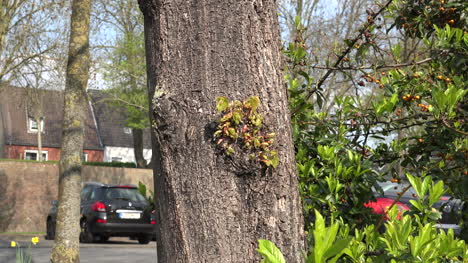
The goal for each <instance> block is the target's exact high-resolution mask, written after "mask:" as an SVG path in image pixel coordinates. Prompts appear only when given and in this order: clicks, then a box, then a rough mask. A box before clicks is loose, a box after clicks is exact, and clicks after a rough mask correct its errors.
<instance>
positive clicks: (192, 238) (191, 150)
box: [139, 0, 305, 263]
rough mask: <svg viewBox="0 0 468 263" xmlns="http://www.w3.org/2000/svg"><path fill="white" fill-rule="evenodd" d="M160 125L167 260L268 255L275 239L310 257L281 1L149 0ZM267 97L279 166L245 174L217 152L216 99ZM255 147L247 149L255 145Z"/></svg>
mask: <svg viewBox="0 0 468 263" xmlns="http://www.w3.org/2000/svg"><path fill="white" fill-rule="evenodd" d="M139 3H140V7H141V9H142V11H143V14H144V16H145V39H146V50H147V52H146V54H147V65H148V85H149V94H150V98H151V100H150V101H151V106H150V108H151V114H150V115H151V118H152V120H151V123H152V125H154V126H153V128H152V132H153V158H154V159H153V162H155V163H154V167H155V168H154V176H155V193H156V201H157V207H158V209H157V210H158V212H159V221H158V223H159V229H158V237H159V240H158V262H165V263H166V262H259V261H260V257H259V255H258V254H257V252H256V251H255V249H256V247H257V240H258V239H269V240H271V241H273V242H274V243H276V245H277V246H278V247H279V248H280V249H281V250H282V251H283V252H284V254H285V257H286V258H287V260H288V262H290V263H295V262H302V261H303V257H302V255H301V253H302V252H304V249H305V248H304V242H303V238H304V237H303V218H302V212H301V211H302V210H301V204H300V199H299V194H298V182H297V176H296V168H295V158H294V149H293V142H292V136H291V126H290V117H289V109H288V101H287V90H286V87H285V86H284V85H283V81H282V57H281V44H280V40H279V28H278V23H277V16H276V4H275V2H274V1H273V0H269V1H267V0H263V1H260V0H254V1H240V0H239V1H224V0H204V1H203V0H202V1H193V0H191V1H186V0H183V1H182V0H179V1H173V0H172V1H169V0H167V1H165V0H140V1H139ZM253 95H254V96H259V97H260V100H261V107H260V109H259V110H260V112H261V113H262V114H264V117H265V119H264V123H265V125H266V126H267V127H268V128H269V129H270V130H271V131H272V132H275V133H276V134H277V137H276V140H277V142H276V148H277V150H278V151H279V153H278V154H279V158H280V165H279V166H278V167H277V168H276V169H268V170H266V171H263V172H252V173H250V174H243V175H237V172H239V171H236V168H234V167H233V166H231V163H230V162H228V161H226V158H225V156H224V155H223V153H220V152H219V151H217V150H216V145H215V143H213V132H214V130H215V128H216V120H217V119H218V118H219V114H217V113H216V111H215V98H216V97H217V96H226V97H228V98H230V99H231V100H232V99H238V100H244V99H246V98H247V97H249V96H253ZM246 154H248V153H246Z"/></svg>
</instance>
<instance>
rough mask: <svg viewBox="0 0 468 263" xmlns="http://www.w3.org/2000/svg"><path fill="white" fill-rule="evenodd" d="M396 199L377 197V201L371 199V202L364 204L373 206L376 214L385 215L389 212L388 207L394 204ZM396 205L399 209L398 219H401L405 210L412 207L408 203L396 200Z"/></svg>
mask: <svg viewBox="0 0 468 263" xmlns="http://www.w3.org/2000/svg"><path fill="white" fill-rule="evenodd" d="M394 201H395V200H394V199H390V198H386V197H377V198H376V200H375V202H374V201H369V202H367V203H365V204H364V206H365V207H369V208H372V209H373V210H374V211H373V212H374V214H378V215H384V214H387V213H388V209H389V208H390V206H391V205H392V204H393V202H394ZM395 206H396V208H397V209H398V211H399V212H398V216H397V219H400V218H401V215H402V214H403V213H404V212H405V211H408V210H409V209H410V208H409V207H408V206H407V205H405V204H403V203H401V202H396V204H395Z"/></svg>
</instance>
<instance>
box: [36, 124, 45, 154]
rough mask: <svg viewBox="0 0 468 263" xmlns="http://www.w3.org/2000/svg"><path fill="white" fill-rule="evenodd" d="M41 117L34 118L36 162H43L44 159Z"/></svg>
mask: <svg viewBox="0 0 468 263" xmlns="http://www.w3.org/2000/svg"><path fill="white" fill-rule="evenodd" d="M41 120H42V117H36V123H37V160H38V161H40V162H41V161H44V158H42V128H43V127H42V122H41Z"/></svg>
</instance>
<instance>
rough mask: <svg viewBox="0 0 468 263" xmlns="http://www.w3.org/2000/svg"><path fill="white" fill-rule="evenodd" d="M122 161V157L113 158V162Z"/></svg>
mask: <svg viewBox="0 0 468 263" xmlns="http://www.w3.org/2000/svg"><path fill="white" fill-rule="evenodd" d="M121 161H122V157H112V158H111V162H121Z"/></svg>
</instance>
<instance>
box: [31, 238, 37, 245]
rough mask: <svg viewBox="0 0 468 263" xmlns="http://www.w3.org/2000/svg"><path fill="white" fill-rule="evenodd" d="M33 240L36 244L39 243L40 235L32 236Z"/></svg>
mask: <svg viewBox="0 0 468 263" xmlns="http://www.w3.org/2000/svg"><path fill="white" fill-rule="evenodd" d="M31 242H32V243H33V244H34V245H35V244H37V243H39V238H38V237H33V238H31Z"/></svg>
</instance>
